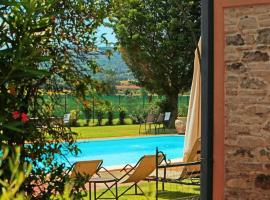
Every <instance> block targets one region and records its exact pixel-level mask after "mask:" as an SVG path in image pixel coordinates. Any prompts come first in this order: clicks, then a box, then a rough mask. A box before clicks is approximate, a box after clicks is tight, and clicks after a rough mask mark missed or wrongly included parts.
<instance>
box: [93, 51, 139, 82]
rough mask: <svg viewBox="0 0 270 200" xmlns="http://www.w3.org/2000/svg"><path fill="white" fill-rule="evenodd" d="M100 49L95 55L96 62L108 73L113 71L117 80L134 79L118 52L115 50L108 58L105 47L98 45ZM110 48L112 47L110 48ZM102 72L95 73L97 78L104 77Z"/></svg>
mask: <svg viewBox="0 0 270 200" xmlns="http://www.w3.org/2000/svg"><path fill="white" fill-rule="evenodd" d="M99 49H100V51H99V53H97V54H96V55H95V58H96V60H97V63H98V64H99V65H100V66H101V67H102V68H103V69H104V70H105V73H106V71H109V72H108V73H110V74H111V73H113V74H114V75H115V78H116V80H117V81H120V80H134V77H133V75H132V73H131V72H130V70H129V68H128V66H127V65H126V63H125V62H124V60H123V59H122V57H121V55H120V53H119V52H118V51H115V52H114V53H113V55H112V56H110V58H108V56H107V55H106V53H105V51H106V50H108V48H106V47H100V48H99ZM110 50H112V49H110ZM104 76H105V75H104V74H103V73H98V74H96V75H95V78H97V79H104Z"/></svg>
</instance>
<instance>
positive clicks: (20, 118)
mask: <svg viewBox="0 0 270 200" xmlns="http://www.w3.org/2000/svg"><path fill="white" fill-rule="evenodd" d="M107 6H108V3H107V2H106V1H104V0H103V1H91V0H89V1H88V0H16V1H14V0H6V1H0V30H1V31H0V105H1V106H0V147H1V149H2V147H3V146H8V147H9V148H10V149H13V147H14V146H21V149H22V152H21V154H20V162H19V164H20V168H21V169H22V170H23V167H24V162H28V163H31V164H32V166H33V168H32V171H31V176H29V177H28V178H27V179H26V180H25V181H24V183H23V188H22V189H23V190H24V194H27V195H34V197H35V198H36V199H49V198H50V196H51V195H57V193H61V192H63V190H64V186H65V176H64V174H63V172H64V171H65V170H66V168H67V167H69V166H65V165H64V163H63V162H58V161H63V159H64V158H65V154H66V152H69V153H75V154H76V153H77V152H78V149H77V147H76V145H75V143H74V142H75V136H76V134H75V133H74V132H72V131H71V130H70V129H69V128H66V127H64V126H63V125H62V124H61V123H58V124H57V126H55V125H54V126H53V124H52V123H51V118H50V117H51V113H50V112H49V111H50V110H53V109H54V106H55V105H57V104H58V103H59V99H57V98H56V96H57V95H51V96H49V95H44V93H45V94H46V91H53V92H54V93H57V91H59V89H60V87H63V85H64V86H65V87H68V88H69V89H70V91H72V92H73V93H74V94H76V95H78V96H81V97H83V96H84V93H85V91H86V89H93V90H94V89H96V88H97V87H96V86H97V83H96V81H94V80H93V79H92V78H91V75H90V74H91V73H92V71H95V69H96V67H97V64H96V63H95V60H93V59H89V56H88V54H89V53H91V52H92V51H95V49H96V47H95V39H96V36H95V35H96V34H95V32H96V28H97V27H98V26H99V25H100V24H101V23H102V22H103V19H104V18H105V17H106V10H107ZM59 83H62V84H63V85H60V84H59ZM48 98H50V101H49V102H48ZM50 102H52V104H50ZM51 106H52V107H51ZM30 117H33V118H34V119H38V120H30V119H29V118H30ZM50 141H53V143H50ZM27 143H30V144H27ZM1 152H2V151H1ZM10 152H11V151H10ZM2 167H3V168H2ZM1 172H2V173H1V174H0V179H1V180H9V176H10V175H11V171H10V169H9V168H8V164H6V165H4V164H3V165H1ZM0 187H2V185H1V186H0ZM37 191H38V192H37ZM1 192H2V190H1V189H0V194H1Z"/></svg>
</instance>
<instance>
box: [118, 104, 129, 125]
mask: <svg viewBox="0 0 270 200" xmlns="http://www.w3.org/2000/svg"><path fill="white" fill-rule="evenodd" d="M126 112H127V110H126V108H125V107H120V108H119V124H120V125H124V124H125V118H126Z"/></svg>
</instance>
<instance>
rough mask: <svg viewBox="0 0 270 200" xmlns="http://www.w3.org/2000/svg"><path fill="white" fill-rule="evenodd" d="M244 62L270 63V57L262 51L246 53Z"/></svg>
mask: <svg viewBox="0 0 270 200" xmlns="http://www.w3.org/2000/svg"><path fill="white" fill-rule="evenodd" d="M234 60H237V58H234ZM242 60H243V61H244V62H266V61H269V55H268V53H267V52H261V51H253V52H252V51H251V52H244V55H243V58H242Z"/></svg>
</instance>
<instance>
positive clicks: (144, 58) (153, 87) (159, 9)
mask: <svg viewBox="0 0 270 200" xmlns="http://www.w3.org/2000/svg"><path fill="white" fill-rule="evenodd" d="M111 21H112V26H113V28H114V31H115V33H116V37H117V39H118V43H119V49H120V52H121V54H122V56H123V58H124V60H125V61H126V63H127V64H128V66H129V68H130V69H131V71H132V72H133V73H134V76H135V77H136V78H137V79H138V81H139V82H140V84H141V86H144V87H145V88H146V89H147V90H149V91H150V92H153V93H157V94H160V95H165V97H166V99H165V102H164V105H165V107H164V109H165V110H164V111H170V112H171V113H172V117H171V122H170V125H169V126H170V127H173V126H174V125H173V124H174V120H175V118H176V117H177V112H178V94H179V93H183V92H185V91H188V90H189V89H190V86H191V80H192V69H193V67H192V66H193V58H194V50H195V48H196V41H195V40H196V39H198V37H199V34H200V4H199V1H193V0H182V1H179V0H165V1H163V0H162V1H156V0H145V1H141V0H114V1H113V9H112V14H111Z"/></svg>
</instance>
